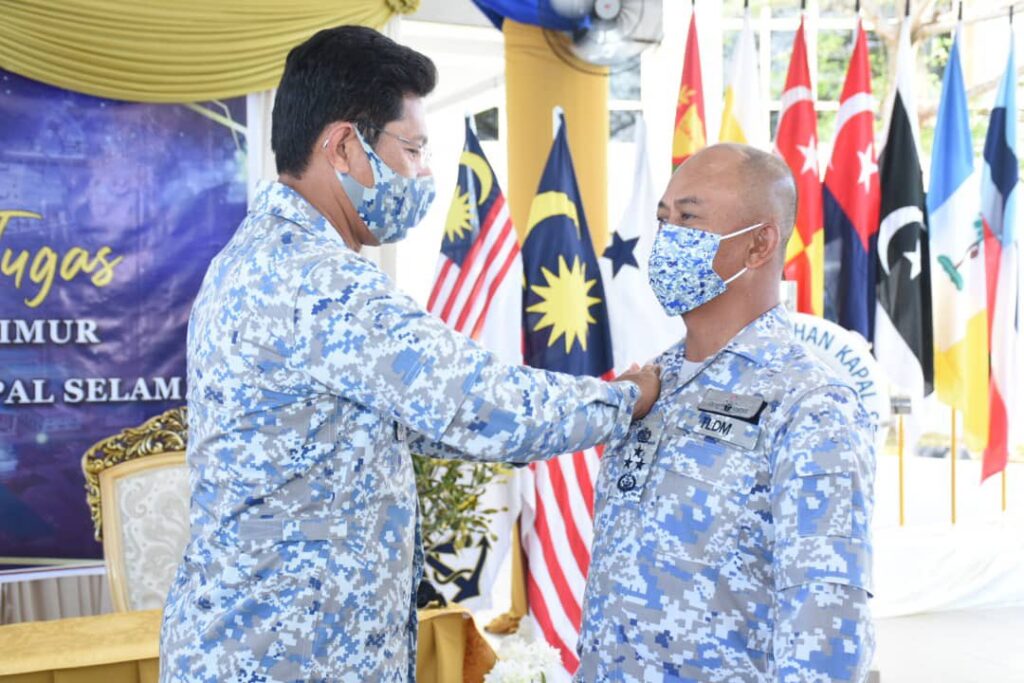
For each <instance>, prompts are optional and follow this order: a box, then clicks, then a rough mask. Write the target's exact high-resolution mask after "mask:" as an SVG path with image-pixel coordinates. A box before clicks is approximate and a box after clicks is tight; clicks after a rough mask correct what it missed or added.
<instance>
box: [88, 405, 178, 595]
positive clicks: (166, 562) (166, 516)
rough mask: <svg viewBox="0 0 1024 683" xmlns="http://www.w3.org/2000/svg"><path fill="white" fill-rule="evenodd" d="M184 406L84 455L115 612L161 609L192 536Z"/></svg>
mask: <svg viewBox="0 0 1024 683" xmlns="http://www.w3.org/2000/svg"><path fill="white" fill-rule="evenodd" d="M187 438H188V419H187V414H186V409H185V408H175V409H173V410H169V411H167V412H166V413H163V414H162V415H158V416H156V417H154V418H151V419H150V420H147V421H146V422H145V423H143V424H142V425H140V426H139V427H132V428H129V429H125V430H124V431H122V432H121V433H120V434H116V435H114V436H112V437H109V438H107V439H104V440H103V441H100V442H99V443H97V444H96V445H95V446H93V447H92V448H90V449H89V450H88V451H86V453H85V455H84V456H82V471H83V472H84V473H85V490H86V500H87V502H88V504H89V509H90V512H91V514H92V522H93V526H94V527H95V536H96V540H97V541H102V542H103V557H104V560H105V561H106V565H107V579H108V581H109V582H110V597H111V602H112V603H113V605H114V609H115V610H117V611H119V612H126V611H132V610H148V609H159V608H162V607H163V605H164V598H165V597H166V595H167V591H168V589H169V588H170V585H171V581H172V580H173V578H174V572H175V570H176V569H177V566H178V562H179V561H180V559H181V553H182V551H183V550H184V548H185V544H186V543H187V541H188V535H189V521H188V497H189V487H188V469H187V467H186V466H185V444H186V442H187Z"/></svg>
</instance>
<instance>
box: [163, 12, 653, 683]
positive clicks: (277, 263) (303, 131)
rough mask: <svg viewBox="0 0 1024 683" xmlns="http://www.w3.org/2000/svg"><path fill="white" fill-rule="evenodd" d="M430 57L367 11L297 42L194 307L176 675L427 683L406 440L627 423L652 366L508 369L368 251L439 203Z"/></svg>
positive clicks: (411, 445) (167, 671) (412, 444)
mask: <svg viewBox="0 0 1024 683" xmlns="http://www.w3.org/2000/svg"><path fill="white" fill-rule="evenodd" d="M434 81H435V70H434V66H433V64H432V63H431V62H430V60H429V59H427V58H426V57H424V56H423V55H421V54H419V53H417V52H415V51H413V50H410V49H408V48H405V47H402V46H400V45H397V44H395V43H394V42H392V41H390V40H388V39H387V38H385V37H384V36H382V35H380V34H378V33H376V32H374V31H372V30H369V29H365V28H358V27H341V28H336V29H330V30H326V31H322V32H320V33H318V34H316V35H315V36H313V37H312V38H311V39H310V40H308V41H307V42H306V43H304V44H302V45H300V46H298V47H296V48H295V49H294V50H292V52H291V53H290V54H289V56H288V60H287V63H286V65H285V71H284V76H283V78H282V80H281V85H280V88H279V89H278V92H277V98H276V101H275V103H274V122H273V133H272V142H273V147H274V151H275V153H276V158H277V165H278V171H279V174H280V176H279V181H278V182H277V183H273V184H271V185H269V186H268V187H266V188H265V189H264V190H263V191H262V193H261V194H260V195H259V196H258V197H257V198H256V200H255V201H254V202H253V206H252V208H251V209H250V212H249V215H248V217H247V218H246V219H245V221H244V222H243V223H242V225H241V226H240V227H239V228H238V231H237V232H236V233H235V235H234V237H233V238H232V239H231V241H230V242H229V243H228V245H227V246H226V247H225V248H224V250H223V251H222V252H221V253H220V254H219V255H218V256H217V257H216V258H215V259H214V260H213V262H212V263H211V265H210V268H209V271H208V272H207V274H206V278H205V280H204V282H203V286H202V288H201V290H200V292H199V295H198V297H197V299H196V302H195V305H194V307H193V310H192V316H191V319H190V321H189V337H188V366H189V394H188V405H189V444H188V465H189V471H190V479H191V487H192V496H191V539H190V541H189V543H188V545H187V547H186V549H185V553H184V557H183V559H182V562H181V565H180V566H179V569H178V573H177V576H176V578H175V581H174V583H173V585H172V586H171V590H170V593H169V595H168V597H167V604H166V608H165V611H164V623H163V629H162V633H161V665H160V671H161V680H162V681H165V682H168V681H211V682H214V681H410V680H413V678H414V675H415V658H416V611H415V591H416V587H417V584H418V581H419V577H420V575H421V573H422V562H423V556H422V549H421V545H420V541H419V517H418V507H417V498H416V487H415V481H414V477H413V470H412V462H411V459H410V455H409V454H410V451H411V452H418V453H425V454H429V455H435V456H438V457H451V458H467V459H486V460H508V461H515V462H524V461H528V460H531V459H535V458H539V457H550V456H554V455H557V454H559V453H562V452H566V451H572V450H576V449H581V448H585V447H589V446H591V445H594V444H596V443H599V442H604V441H609V440H614V439H617V438H618V439H621V438H622V437H623V436H624V435H625V433H626V430H627V429H628V426H629V423H630V421H631V420H632V419H633V418H634V417H640V416H642V415H644V414H645V413H646V411H647V410H648V409H649V408H650V405H651V404H652V403H653V402H654V400H655V398H656V397H657V393H658V387H659V382H658V377H657V369H652V368H647V369H644V370H640V371H636V372H632V373H629V374H627V375H624V376H623V377H620V378H619V379H620V380H628V381H618V382H612V383H606V382H602V381H600V380H598V379H596V378H574V377H569V376H564V375H557V374H554V373H548V372H542V371H538V370H532V369H529V368H523V367H511V366H506V365H502V364H500V363H498V362H497V361H496V360H495V358H494V357H493V356H492V355H491V354H489V353H488V352H487V351H485V350H484V349H482V348H480V347H479V346H477V345H476V344H474V343H473V342H471V341H470V340H468V339H466V338H465V337H462V336H460V335H458V334H456V333H455V332H453V331H452V330H450V329H449V328H447V327H446V326H445V325H443V324H442V323H441V322H440V321H439V320H437V319H434V318H432V317H430V316H429V315H427V314H426V313H424V312H423V310H422V309H421V308H420V307H419V306H417V305H416V304H415V303H414V302H413V301H412V300H411V299H410V298H408V297H407V296H405V295H403V294H401V293H399V292H397V291H396V290H395V288H394V286H393V284H392V282H391V281H390V280H389V279H388V277H387V276H386V275H384V273H382V272H381V271H380V270H379V269H378V268H377V266H376V265H374V264H373V263H372V262H370V261H368V260H366V259H365V258H363V257H361V256H360V255H359V253H358V252H359V250H360V248H361V247H362V246H363V245H377V244H381V243H385V242H393V241H396V240H399V239H401V238H402V237H403V236H404V235H405V234H406V232H407V231H408V230H409V229H410V228H412V227H414V226H415V225H416V224H417V223H418V222H419V221H420V220H421V219H422V218H423V216H424V214H425V213H426V211H427V207H428V206H429V205H430V202H431V200H432V199H433V196H434V189H433V180H432V178H431V176H430V172H429V169H428V166H427V159H426V142H427V138H426V130H425V122H424V111H423V102H422V98H423V97H424V96H425V95H427V94H428V93H429V92H430V91H431V89H432V88H433V87H434Z"/></svg>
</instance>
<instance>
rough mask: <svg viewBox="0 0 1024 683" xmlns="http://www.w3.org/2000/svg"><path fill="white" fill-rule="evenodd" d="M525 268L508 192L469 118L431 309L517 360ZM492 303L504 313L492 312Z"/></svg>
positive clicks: (501, 354)
mask: <svg viewBox="0 0 1024 683" xmlns="http://www.w3.org/2000/svg"><path fill="white" fill-rule="evenodd" d="M522 271H523V265H522V260H521V258H520V255H519V242H518V241H517V239H516V231H515V229H514V228H513V227H512V219H511V218H510V217H509V214H508V206H507V205H506V203H505V195H503V194H502V192H501V188H500V187H499V186H498V182H497V180H495V177H494V170H493V169H492V168H491V165H490V164H489V163H488V162H487V159H486V157H484V151H483V149H482V148H481V147H480V141H479V140H477V137H476V134H475V133H474V132H473V129H472V126H471V125H470V120H469V119H468V118H467V119H466V145H465V147H464V148H463V150H462V157H461V158H460V159H459V181H458V184H457V185H456V186H455V196H454V197H452V203H451V206H450V208H449V209H448V218H447V220H446V221H445V226H444V238H443V240H442V242H441V255H440V258H439V259H438V264H437V273H436V275H435V278H434V289H433V291H431V293H430V299H429V300H428V301H427V310H428V311H430V312H431V313H433V314H434V315H436V316H438V317H439V318H441V320H443V321H445V322H446V323H447V324H448V325H449V326H451V327H453V328H454V329H456V330H457V331H459V332H462V333H464V334H466V335H467V336H469V337H470V338H472V339H474V340H476V341H478V342H480V343H481V344H482V345H483V346H484V347H486V348H488V349H490V350H491V351H494V352H495V353H497V354H498V356H499V357H501V359H502V360H503V361H506V362H514V363H517V364H518V363H520V362H522V355H521V352H520V336H521V333H520V325H521V319H520V314H519V305H520V304H519V301H520V297H521V291H522V290H521V283H522ZM503 303H507V304H508V305H502V304H503ZM492 308H494V309H495V310H497V311H501V312H502V314H500V315H490V316H489V315H488V312H489V311H491V310H492ZM506 348H508V349H511V350H510V351H508V352H503V350H504V349H506Z"/></svg>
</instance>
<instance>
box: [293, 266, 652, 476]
mask: <svg viewBox="0 0 1024 683" xmlns="http://www.w3.org/2000/svg"><path fill="white" fill-rule="evenodd" d="M295 322H296V342H295V343H296V346H297V348H299V349H301V352H300V353H299V354H296V355H297V357H298V358H299V361H300V362H301V363H302V364H303V367H304V369H305V371H306V372H308V373H309V375H310V376H311V377H312V379H313V380H314V381H315V382H317V383H318V384H320V385H322V386H323V387H324V388H325V389H326V390H327V391H328V392H330V393H333V394H335V395H337V396H340V397H343V398H345V399H347V400H349V401H352V402H354V403H358V404H360V405H362V406H364V407H366V408H368V409H369V410H372V411H374V412H375V413H378V414H380V415H383V416H386V417H387V418H389V419H393V420H395V421H396V422H398V423H400V424H402V425H404V426H406V427H408V428H409V429H411V430H412V431H413V432H414V433H415V434H416V437H415V442H414V444H413V447H414V448H415V447H416V446H420V447H422V450H424V451H426V452H427V453H430V454H434V455H441V456H446V457H461V458H478V459H488V460H506V461H525V460H527V459H531V458H536V457H543V456H547V457H550V456H553V455H557V454H558V453H562V452H565V451H568V450H574V449H577V448H583V447H587V446H589V445H593V444H594V443H600V442H603V441H608V440H612V439H614V438H621V437H622V436H624V435H625V433H626V430H627V429H628V427H629V422H630V419H631V416H632V411H633V404H634V403H635V402H636V400H637V397H638V389H637V388H636V387H635V385H633V384H631V383H626V384H622V385H620V384H610V383H607V382H603V381H600V380H598V379H595V378H589V377H588V378H575V377H570V376H567V375H557V374H555V373H548V372H543V371H540V370H534V369H530V368H525V367H513V366H508V365H504V364H502V363H500V362H498V360H497V359H496V358H495V357H494V356H493V354H491V353H489V352H487V351H485V350H484V349H482V348H480V347H479V346H478V345H477V344H475V343H473V342H472V341H470V340H469V339H467V338H466V337H464V336H463V335H461V334H458V333H457V332H455V331H453V330H452V329H450V328H449V327H447V326H446V325H444V323H442V322H441V321H440V320H438V319H437V318H435V317H433V316H431V315H429V314H428V313H426V312H425V311H424V310H423V309H422V308H420V307H419V305H417V304H416V302H414V301H413V300H412V299H410V298H409V297H407V296H405V295H403V294H401V293H400V292H397V291H396V290H395V289H394V287H393V286H392V284H391V282H390V280H389V279H388V278H387V276H386V275H384V274H383V273H382V272H380V270H379V269H378V268H377V267H376V266H375V265H373V264H372V263H370V262H368V261H365V259H351V260H347V261H343V262H338V261H334V260H331V261H324V262H321V263H320V264H319V265H317V266H316V267H314V268H312V269H311V270H310V272H309V273H308V274H307V276H306V278H305V279H304V284H303V285H302V287H301V288H300V290H299V293H298V295H297V297H296V303H295Z"/></svg>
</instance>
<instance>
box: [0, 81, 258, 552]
mask: <svg viewBox="0 0 1024 683" xmlns="http://www.w3.org/2000/svg"><path fill="white" fill-rule="evenodd" d="M244 124H245V100H244V98H239V99H234V100H229V101H225V102H216V103H207V104H202V105H189V106H186V105H157V104H136V103H129V102H118V101H113V100H104V99H100V98H96V97H90V96H88V95H81V94H78V93H74V92H69V91H66V90H61V89H59V88H53V87H50V86H47V85H43V84H41V83H37V82H35V81H31V80H28V79H25V78H22V77H20V76H16V75H14V74H11V73H9V72H6V71H2V70H0V569H3V568H4V566H5V565H6V566H8V567H10V566H12V565H15V564H22V565H23V564H26V562H25V561H16V560H14V559H13V558H40V559H41V558H69V559H70V558H98V557H101V556H102V549H101V547H100V545H99V544H98V543H97V542H96V541H94V540H93V533H92V524H91V522H90V520H89V512H88V508H87V506H86V503H85V490H84V478H83V475H82V471H81V466H80V460H81V457H82V454H83V453H84V452H85V450H86V449H87V448H88V447H89V446H91V445H92V444H93V443H95V442H97V441H99V440H100V439H102V438H104V437H106V436H109V435H111V434H114V433H116V432H118V431H120V430H121V429H123V428H124V427H128V426H134V425H137V424H139V423H141V422H143V421H144V420H145V419H146V418H148V417H151V416H153V415H156V414H158V413H160V412H163V411H164V410H167V409H169V408H171V407H174V406H177V405H182V404H183V403H184V401H185V336H186V328H187V324H188V314H189V310H190V308H191V305H192V300H193V298H194V297H195V294H196V292H197V291H198V289H199V285H200V283H201V281H202V278H203V274H204V273H205V272H206V267H207V265H208V264H209V262H210V259H211V258H213V256H214V255H215V254H216V253H217V251H219V250H220V248H221V247H222V246H223V245H224V243H225V242H226V241H227V240H228V238H229V237H230V236H231V234H232V232H234V229H235V227H236V226H237V225H238V223H239V221H240V220H241V218H242V217H243V215H244V214H245V204H246V195H245V193H246V183H245V169H246V163H245V141H244V137H243V135H242V133H241V129H242V127H243V126H244ZM28 564H31V562H28Z"/></svg>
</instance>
